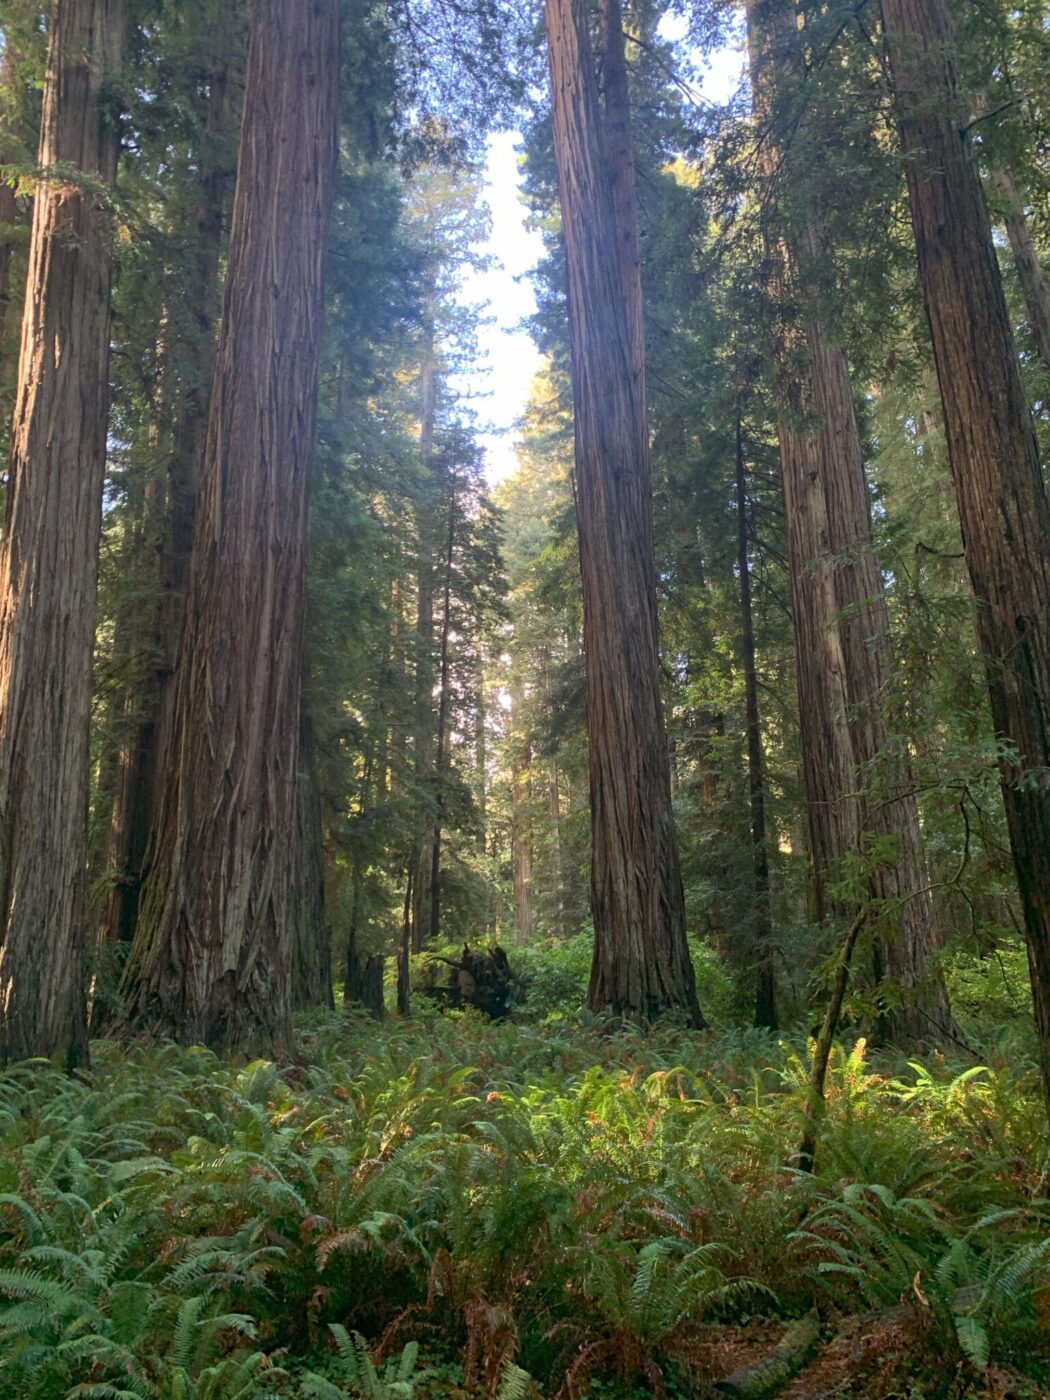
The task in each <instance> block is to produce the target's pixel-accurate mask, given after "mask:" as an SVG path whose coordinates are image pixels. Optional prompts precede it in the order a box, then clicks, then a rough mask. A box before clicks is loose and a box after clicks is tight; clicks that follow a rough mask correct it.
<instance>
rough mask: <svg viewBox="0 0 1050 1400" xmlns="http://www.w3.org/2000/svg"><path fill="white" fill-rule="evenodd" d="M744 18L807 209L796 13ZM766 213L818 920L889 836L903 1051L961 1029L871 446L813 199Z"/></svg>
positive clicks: (771, 120)
mask: <svg viewBox="0 0 1050 1400" xmlns="http://www.w3.org/2000/svg"><path fill="white" fill-rule="evenodd" d="M747 13H748V37H749V46H750V52H751V69H752V81H753V87H754V101H755V112H756V115H757V116H758V117H759V119H760V128H759V139H760V141H761V158H760V168H761V172H762V174H763V176H764V179H765V182H766V184H767V186H769V187H770V188H776V189H777V192H778V193H782V192H785V191H786V193H787V194H789V195H793V196H794V199H795V202H796V203H797V202H798V195H799V193H800V191H802V190H804V188H805V186H804V183H803V182H804V180H805V173H804V171H803V170H802V169H801V168H800V167H801V162H802V161H804V160H805V144H806V141H807V139H808V140H812V139H813V137H814V133H813V132H812V131H811V130H809V129H808V128H807V123H806V121H805V113H804V111H800V106H801V104H800V92H799V88H800V83H801V79H802V74H803V60H802V51H801V50H802V44H801V38H800V35H799V31H798V29H797V27H796V21H795V9H794V4H793V3H789V4H785V3H784V0H748V4H747ZM781 126H788V127H790V128H793V129H794V136H793V142H792V143H791V148H789V149H785V148H784V147H785V143H782V142H781V141H780V140H779V139H778V133H779V130H780V128H781ZM775 182H779V184H777V183H775ZM765 210H766V217H765V226H764V233H765V243H766V256H767V265H768V278H769V283H770V291H771V294H772V296H773V299H774V300H775V302H776V322H775V328H774V338H775V341H776V357H777V435H778V438H779V443H780V462H781V473H782V477H783V486H784V506H785V511H786V514H787V522H788V572H789V575H790V581H791V599H792V619H793V624H794V635H795V652H796V657H797V673H798V689H799V718H800V725H801V730H802V755H803V773H804V777H805V784H806V799H807V809H808V817H809V833H810V850H811V853H812V858H813V865H814V875H815V881H816V888H817V896H818V899H817V903H818V911H819V913H820V914H821V915H824V914H826V913H830V912H832V910H831V908H830V905H829V901H828V898H827V886H828V882H829V878H830V877H831V876H832V875H833V873H834V871H835V868H836V867H837V866H839V865H840V864H841V862H842V861H843V860H845V859H846V858H848V857H851V856H852V857H855V858H857V857H860V858H863V857H864V856H865V848H866V845H867V844H868V842H869V840H870V838H871V837H876V838H882V839H883V841H884V844H885V853H883V854H880V857H879V858H878V859H877V861H876V862H875V863H874V868H873V869H872V871H871V876H870V886H871V892H872V894H873V895H874V896H875V897H876V899H877V900H878V901H879V902H880V903H881V905H882V909H883V910H884V911H885V915H884V917H883V919H882V921H881V926H882V933H881V936H880V938H879V940H878V943H877V950H878V954H879V961H880V962H881V964H882V967H881V970H882V971H885V972H887V973H888V974H890V975H891V976H892V978H893V980H894V981H895V983H896V984H897V988H896V990H898V991H899V992H900V993H902V995H901V1001H900V1005H895V1006H891V1009H890V1012H889V1016H888V1022H889V1029H890V1032H891V1034H892V1035H893V1036H894V1037H895V1038H897V1039H900V1040H904V1041H914V1040H930V1039H933V1040H937V1039H940V1038H941V1037H942V1036H943V1035H944V1033H945V1032H946V1031H948V1030H949V1026H950V1014H949V1010H948V1003H947V996H946V993H945V990H944V984H943V981H942V979H941V977H940V973H939V971H938V970H937V968H936V964H935V962H934V961H933V954H934V952H935V949H936V947H937V944H938V942H939V937H938V933H937V929H936V924H935V920H934V913H933V904H932V900H931V898H930V894H929V890H928V885H927V879H926V874H925V870H924V867H923V859H922V851H921V840H920V834H919V819H918V811H917V807H916V802H915V797H914V795H913V793H912V792H911V779H910V774H909V773H908V770H907V764H906V762H905V761H904V759H903V758H902V757H900V758H898V759H897V760H896V761H893V760H891V759H890V756H889V755H887V754H886V752H885V751H886V747H887V741H886V732H885V725H884V720H883V714H882V701H883V693H884V690H885V675H884V652H885V645H886V636H887V631H888V618H887V612H886V600H885V595H884V590H883V582H882V574H881V571H880V569H879V564H878V560H877V559H876V557H875V553H874V548H873V544H872V538H871V511H870V506H869V502H868V489H867V481H866V479H865V472H864V458H863V453H862V450H861V443H860V433H859V430H858V427H857V419H856V414H855V412H854V407H853V396H852V392H851V388H850V378H849V368H848V365H847V363H846V356H845V352H844V351H843V349H842V348H841V346H840V345H837V344H835V343H834V340H833V339H832V337H831V336H830V335H829V334H828V331H827V328H826V326H825V325H824V324H823V323H822V319H821V316H820V312H819V308H818V307H817V305H816V301H817V298H816V296H815V294H814V291H813V285H812V283H813V280H814V274H815V273H816V272H817V271H818V270H820V269H821V268H825V269H826V267H827V265H828V262H829V260H830V258H831V250H830V248H829V246H828V237H827V232H826V229H825V227H824V224H823V221H822V219H821V218H820V216H819V214H817V213H816V212H815V211H814V210H813V209H812V207H809V204H808V201H807V208H806V211H805V215H804V218H803V220H800V221H796V220H793V219H792V218H791V217H790V215H785V214H784V212H783V210H782V209H777V207H776V205H775V204H774V202H773V201H772V200H770V199H769V198H768V197H767V199H766V200H765ZM799 223H801V224H802V226H801V227H799V226H798V224H799ZM880 762H881V765H882V768H883V770H884V772H885V774H886V776H887V778H888V779H889V791H888V793H887V795H886V797H885V798H884V799H882V800H879V801H875V802H868V801H866V800H865V797H864V794H863V791H862V790H863V787H864V783H865V775H867V774H868V773H869V772H870V771H871V770H872V769H873V767H874V766H875V765H877V764H879V763H880ZM841 912H845V911H841ZM850 916H851V915H850Z"/></svg>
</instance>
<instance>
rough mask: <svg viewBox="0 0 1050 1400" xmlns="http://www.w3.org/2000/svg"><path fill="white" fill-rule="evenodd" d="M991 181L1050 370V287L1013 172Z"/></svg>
mask: <svg viewBox="0 0 1050 1400" xmlns="http://www.w3.org/2000/svg"><path fill="white" fill-rule="evenodd" d="M990 178H991V182H992V189H993V190H995V193H996V194H997V195H998V197H999V199H1000V201H1001V203H1002V209H1003V219H1004V221H1005V223H1006V236H1007V237H1008V238H1009V240H1010V251H1011V252H1012V253H1013V255H1014V266H1015V267H1016V268H1017V280H1018V281H1019V282H1020V284H1021V294H1022V296H1023V297H1024V304H1025V308H1026V310H1027V312H1028V324H1029V326H1030V327H1031V330H1032V339H1033V340H1034V341H1035V348H1036V350H1037V351H1038V352H1039V358H1040V359H1041V360H1042V362H1043V364H1044V365H1045V366H1046V368H1047V369H1050V287H1048V286H1047V284H1046V276H1045V274H1044V272H1043V267H1042V264H1041V263H1040V261H1039V254H1038V252H1037V251H1036V247H1035V244H1034V243H1033V242H1032V233H1031V230H1030V229H1029V227H1028V219H1027V217H1026V216H1025V212H1024V203H1023V202H1022V200H1021V195H1020V192H1019V191H1018V188H1017V182H1016V180H1015V179H1014V177H1013V172H1012V171H1010V170H1008V169H1006V168H1005V167H1000V168H998V169H996V170H993V171H992V173H991V177H990Z"/></svg>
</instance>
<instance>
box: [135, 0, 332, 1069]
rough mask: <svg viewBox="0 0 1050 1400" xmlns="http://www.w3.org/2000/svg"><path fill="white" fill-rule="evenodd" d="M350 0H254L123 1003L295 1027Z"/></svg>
mask: <svg viewBox="0 0 1050 1400" xmlns="http://www.w3.org/2000/svg"><path fill="white" fill-rule="evenodd" d="M338 86H339V6H338V3H337V0H255V4H254V6H253V12H252V24H251V39H250V46H249V54H248V77H247V88H246V93H245V110H244V121H243V125H242V130H241V145H240V155H239V159H238V166H237V186H236V194H235V197H234V208H233V227H232V232H231V235H230V252H229V262H228V272H227V278H226V290H225V296H224V300H223V315H222V325H221V329H220V334H219V347H218V353H217V356H216V369H215V380H214V384H213V387H212V396H211V409H210V414H209V421H208V433H207V439H206V444H205V450H204V459H203V469H202V473H201V491H200V500H199V505H198V510H197V519H196V524H195V530H194V548H193V557H192V563H191V570H190V579H189V587H188V592H187V602H186V626H185V630H184V633H183V642H182V647H181V650H180V665H179V667H178V674H177V677H176V695H175V704H174V722H173V725H172V730H171V737H170V739H169V742H168V744H167V745H166V750H165V764H164V769H163V771H164V775H165V801H164V804H163V807H162V809H161V810H160V811H159V812H158V815H157V820H156V824H155V827H154V832H153V835H152V837H151V841H150V854H149V857H148V869H147V874H146V878H145V881H144V884H143V890H142V898H141V901H140V908H139V919H138V926H137V928H136V932H135V939H134V943H133V945H132V950H131V957H130V960H129V964H128V970H127V976H126V985H127V990H128V1004H129V1015H130V1016H131V1018H132V1019H133V1020H141V1021H143V1022H145V1023H147V1024H150V1025H152V1026H154V1027H156V1028H157V1029H158V1030H160V1031H161V1032H162V1033H165V1034H169V1035H172V1036H175V1037H176V1038H178V1039H179V1040H182V1041H203V1042H205V1043H206V1044H210V1045H216V1046H220V1047H229V1046H235V1045H242V1044H248V1045H251V1044H259V1045H271V1044H273V1043H274V1042H275V1041H277V1040H280V1039H281V1038H282V1037H283V1036H284V1034H285V1032H286V1030H287V1026H288V1015H289V980H290V979H289V971H290V961H291V956H292V949H293V946H294V939H295V925H296V918H295V913H296V900H295V871H294V853H295V842H294V840H293V839H292V838H293V834H294V830H295V819H296V788H297V778H296V774H297V768H298V748H299V710H300V684H301V671H302V632H303V613H304V607H305V573H306V548H307V503H308V489H309V478H310V457H311V452H312V448H313V438H314V424H315V420H316V409H317V370H318V354H319V344H320V332H321V310H322V290H323V267H324V254H325V247H326V243H327V233H328V223H329V216H330V210H331V200H332V184H333V178H334V171H335V159H336V128H337V115H338Z"/></svg>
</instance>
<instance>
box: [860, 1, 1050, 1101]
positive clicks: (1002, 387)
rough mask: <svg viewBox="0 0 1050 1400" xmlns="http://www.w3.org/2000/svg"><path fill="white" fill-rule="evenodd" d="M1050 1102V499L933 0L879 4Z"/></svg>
mask: <svg viewBox="0 0 1050 1400" xmlns="http://www.w3.org/2000/svg"><path fill="white" fill-rule="evenodd" d="M882 16H883V25H884V27H885V31H886V36H887V40H888V47H889V55H890V65H891V70H892V75H893V83H894V88H895V94H896V100H897V115H898V122H899V127H900V140H901V149H902V152H903V155H904V157H905V170H906V172H907V179H908V193H909V196H910V201H911V211H912V222H913V225H914V228H915V240H916V246H917V250H918V262H919V274H920V277H921V280H922V288H923V295H924V299H925V302H926V313H927V316H928V318H929V323H930V331H931V335H932V339H933V353H934V360H935V363H936V367H937V378H938V381H939V384H940V390H941V399H942V402H943V405H944V426H945V432H946V435H947V439H948V454H949V459H950V462H951V470H952V477H953V479H954V482H955V492H956V499H957V501H958V505H959V519H960V522H961V524H962V532H963V541H964V549H965V553H966V565H967V568H968V569H969V573H970V580H971V582H972V584H973V590H974V593H975V595H976V597H977V600H978V609H977V634H978V641H979V644H980V647H981V651H982V652H983V655H984V663H985V671H986V675H987V681H988V694H989V698H990V700H991V709H992V719H993V722H994V724H995V728H996V732H997V734H998V735H999V736H1000V738H1001V739H1002V740H1004V741H1005V744H1004V748H1003V752H1002V754H1001V757H1000V777H1001V782H1002V793H1003V802H1004V805H1005V807H1006V817H1007V823H1008V826H1009V831H1010V845H1011V848H1012V851H1013V858H1014V866H1015V869H1016V872H1017V884H1018V889H1019V892H1020V896H1021V904H1022V907H1023V909H1024V920H1025V931H1026V935H1027V941H1028V961H1029V968H1030V972H1031V979H1032V993H1033V997H1034V1001H1035V1015H1036V1025H1037V1029H1038V1034H1039V1046H1040V1057H1041V1064H1042V1071H1043V1083H1044V1088H1045V1090H1046V1094H1047V1101H1048V1105H1050V781H1048V779H1047V774H1048V772H1050V502H1048V500H1047V492H1046V484H1045V482H1044V480H1043V475H1042V471H1041V469H1040V465H1039V450H1038V446H1037V442H1036V437H1035V430H1034V428H1033V425H1032V420H1031V416H1030V414H1029V411H1028V403H1027V400H1026V397H1025V392H1024V385H1023V383H1022V381H1021V374H1020V369H1019V366H1018V363H1017V356H1016V354H1015V350H1014V341H1013V334H1012V331H1011V328H1010V320H1009V316H1008V314H1007V309H1006V301H1005V298H1004V296H1003V288H1002V282H1001V279H1000V276H999V268H998V265H997V263H996V259H995V249H994V247H993V244H992V236H991V225H990V221H989V217H988V209H987V206H986V204H985V199H984V191H983V189H982V187H981V181H980V176H979V174H978V171H977V167H976V164H975V162H974V159H973V152H972V151H971V149H970V148H969V144H968V142H967V141H966V140H965V139H960V132H965V130H966V128H967V125H968V123H967V120H966V114H965V113H964V111H963V109H962V104H961V102H960V99H959V94H958V90H957V86H956V76H955V68H954V64H953V60H952V45H953V38H954V36H953V32H952V24H951V20H950V18H949V14H948V11H947V8H946V7H945V5H944V4H943V0H882Z"/></svg>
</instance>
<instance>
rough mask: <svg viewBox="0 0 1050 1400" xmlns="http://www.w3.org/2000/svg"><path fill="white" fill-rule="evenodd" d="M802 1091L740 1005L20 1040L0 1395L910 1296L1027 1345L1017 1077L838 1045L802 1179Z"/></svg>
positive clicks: (544, 1378)
mask: <svg viewBox="0 0 1050 1400" xmlns="http://www.w3.org/2000/svg"><path fill="white" fill-rule="evenodd" d="M805 1092H806V1091H805V1062H804V1055H803V1053H802V1051H801V1048H799V1049H795V1048H792V1046H791V1045H789V1044H787V1043H784V1044H776V1043H774V1042H773V1041H772V1040H771V1039H770V1038H768V1037H761V1036H756V1035H755V1034H753V1033H749V1034H747V1035H742V1036H741V1037H739V1039H738V1040H736V1041H734V1040H733V1039H731V1038H730V1039H726V1038H725V1037H723V1038H722V1039H721V1040H719V1041H717V1042H716V1041H713V1040H711V1039H710V1038H709V1037H707V1036H704V1035H689V1034H685V1033H683V1032H681V1030H675V1029H663V1030H657V1031H654V1032H652V1033H650V1034H649V1035H643V1034H642V1033H641V1032H637V1031H630V1030H628V1031H622V1032H620V1033H618V1034H616V1035H610V1034H609V1033H608V1032H607V1029H606V1028H604V1027H602V1026H601V1025H600V1024H597V1023H593V1022H589V1021H584V1022H583V1024H578V1023H574V1024H571V1025H570V1024H568V1023H561V1024H559V1023H551V1024H547V1025H545V1026H544V1027H542V1028H538V1027H534V1026H529V1025H516V1026H515V1025H503V1026H496V1025H488V1024H482V1023H480V1022H478V1021H475V1020H474V1019H473V1018H471V1017H469V1016H464V1017H460V1018H457V1019H454V1020H449V1019H440V1018H439V1019H437V1020H435V1021H433V1022H426V1023H419V1024H394V1025H392V1026H389V1027H386V1028H384V1029H382V1030H377V1028H376V1027H375V1025H374V1024H373V1023H371V1022H363V1021H362V1022H359V1021H356V1020H354V1019H353V1018H351V1019H349V1020H344V1019H343V1018H334V1017H333V1018H331V1019H329V1020H324V1021H319V1022H314V1023H312V1024H311V1025H310V1026H309V1027H308V1028H307V1029H305V1030H304V1031H303V1032H302V1033H301V1038H300V1044H299V1053H298V1054H297V1056H296V1059H295V1062H294V1063H292V1062H290V1063H288V1064H283V1065H275V1064H271V1063H269V1062H262V1061H259V1062H254V1063H252V1064H249V1065H247V1066H237V1065H229V1064H224V1063H222V1062H220V1061H219V1060H218V1059H216V1058H215V1057H214V1056H212V1055H210V1054H208V1053H207V1052H204V1051H201V1050H199V1049H198V1050H178V1049H175V1048H174V1047H166V1048H162V1049H156V1048H149V1047H145V1046H141V1047H134V1048H132V1049H131V1050H130V1051H128V1050H126V1049H117V1048H116V1047H108V1046H101V1047H99V1049H98V1052H97V1054H96V1057H95V1067H94V1069H93V1071H92V1073H91V1075H90V1076H89V1077H85V1078H81V1079H70V1078H67V1077H65V1076H64V1075H62V1074H60V1073H58V1072H57V1071H54V1070H52V1069H51V1068H50V1067H48V1066H46V1065H42V1064H32V1065H26V1066H22V1067H19V1068H17V1069H15V1070H14V1071H12V1072H10V1073H8V1074H7V1075H6V1076H4V1077H3V1078H2V1079H0V1225H2V1229H0V1300H2V1302H0V1394H3V1395H12V1396H18V1397H25V1400H64V1398H65V1397H73V1396H82V1397H98V1398H99V1400H103V1398H104V1397H132V1396H133V1397H137V1400H152V1398H153V1397H161V1398H162V1400H265V1397H277V1396H280V1397H285V1396H300V1397H304V1400H305V1398H306V1397H312V1400H333V1397H335V1396H337V1395H338V1396H353V1395H359V1396H368V1397H373V1400H380V1398H381V1397H385V1398H386V1400H401V1397H408V1396H412V1395H416V1396H419V1397H427V1396H431V1395H433V1396H437V1395H442V1394H449V1393H453V1392H452V1391H450V1387H457V1388H458V1390H456V1391H455V1392H454V1393H459V1394H461V1395H463V1394H466V1395H477V1396H485V1395H488V1396H492V1397H496V1396H501V1397H503V1400H521V1398H522V1397H525V1396H528V1395H533V1396H536V1395H549V1396H554V1395H556V1394H559V1393H560V1394H564V1395H566V1396H570V1395H572V1396H575V1395H584V1394H587V1393H588V1390H589V1388H590V1387H593V1386H594V1385H596V1384H598V1382H599V1380H600V1378H602V1377H605V1378H607V1379H608V1378H612V1379H613V1380H614V1381H618V1382H619V1383H622V1384H625V1385H631V1384H640V1385H641V1386H643V1387H644V1389H645V1390H646V1391H648V1392H651V1393H660V1392H661V1391H662V1389H663V1387H664V1385H665V1383H666V1381H667V1378H668V1377H669V1376H673V1375H674V1374H675V1370H676V1367H681V1366H683V1365H688V1366H691V1367H693V1368H694V1370H695V1368H696V1366H697V1365H698V1364H699V1363H698V1362H697V1360H696V1358H697V1356H698V1355H699V1353H698V1350H697V1347H698V1337H701V1336H702V1335H707V1334H711V1333H712V1330H714V1332H716V1333H717V1332H718V1330H719V1329H721V1330H722V1331H724V1332H727V1333H728V1331H729V1330H731V1329H733V1328H734V1327H739V1326H740V1325H741V1324H742V1323H743V1322H744V1321H745V1320H746V1319H748V1318H753V1317H763V1318H768V1319H774V1318H780V1319H788V1318H791V1317H795V1316H799V1315H801V1314H803V1313H806V1312H808V1311H809V1310H810V1309H812V1308H814V1307H816V1308H818V1309H819V1310H820V1312H821V1315H822V1317H823V1318H824V1319H825V1321H826V1323H827V1325H828V1326H829V1328H831V1329H832V1330H834V1326H835V1325H836V1324H835V1319H836V1318H839V1317H840V1316H841V1315H843V1314H848V1313H856V1312H860V1311H864V1310H865V1309H879V1308H886V1307H889V1306H892V1305H895V1304H899V1303H900V1302H901V1301H902V1300H903V1301H904V1302H906V1303H907V1304H908V1305H909V1306H911V1307H913V1308H914V1309H915V1310H916V1311H917V1312H919V1313H921V1314H922V1316H923V1318H924V1319H925V1325H926V1329H927V1333H928V1337H929V1342H930V1346H931V1348H932V1353H933V1354H935V1355H936V1354H943V1350H944V1348H945V1347H948V1348H950V1349H951V1351H952V1354H953V1355H955V1356H957V1358H958V1360H959V1365H961V1366H963V1367H965V1368H968V1372H969V1373H970V1374H972V1375H979V1374H980V1372H981V1371H982V1370H983V1369H984V1368H985V1367H987V1366H988V1365H989V1363H990V1362H992V1361H998V1362H1000V1363H1003V1364H1010V1365H1014V1366H1017V1367H1019V1368H1021V1369H1027V1371H1028V1372H1030V1373H1031V1374H1032V1375H1033V1376H1034V1377H1036V1378H1038V1377H1040V1376H1044V1377H1045V1376H1047V1375H1050V1357H1048V1356H1047V1354H1046V1352H1047V1346H1046V1335H1047V1330H1048V1329H1047V1327H1046V1326H1045V1323H1046V1308H1047V1303H1048V1300H1050V1205H1048V1203H1047V1201H1046V1199H1045V1193H1046V1177H1045V1173H1046V1168H1047V1162H1048V1144H1047V1141H1046V1136H1045V1127H1044V1126H1043V1123H1042V1120H1041V1108H1040V1104H1039V1101H1038V1095H1037V1094H1036V1093H1035V1091H1034V1087H1033V1081H1032V1079H1031V1078H1030V1077H1026V1076H1025V1075H1024V1074H1023V1073H1020V1072H1018V1071H1016V1070H1014V1069H1011V1068H1007V1067H992V1068H985V1069H981V1070H972V1069H971V1070H968V1071H964V1072H962V1073H954V1072H953V1071H952V1070H951V1069H950V1068H949V1067H948V1066H946V1065H945V1064H944V1063H943V1062H941V1061H939V1060H938V1061H936V1062H935V1063H933V1064H932V1065H919V1064H916V1065H912V1066H890V1065H884V1066H879V1067H873V1066H872V1065H871V1064H870V1063H869V1059H868V1057H867V1054H866V1051H865V1048H864V1046H863V1044H861V1045H858V1046H857V1047H855V1048H854V1049H853V1050H852V1051H846V1050H843V1051H842V1052H841V1053H837V1054H836V1058H835V1061H834V1064H833V1067H832V1074H831V1080H830V1086H829V1095H828V1114H827V1120H826V1124H825V1127H824V1138H823V1140H822V1152H821V1163H820V1166H821V1171H820V1174H819V1175H817V1176H809V1175H804V1174H801V1173H799V1172H798V1171H796V1170H795V1168H794V1165H793V1162H792V1151H793V1148H794V1144H795V1142H796V1141H797V1139H798V1131H799V1123H800V1119H801V1115H802V1112H803V1109H804V1106H805ZM417 1349H421V1351H422V1359H420V1356H419V1355H417ZM1033 1393H1036V1392H1035V1391H1033Z"/></svg>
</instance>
